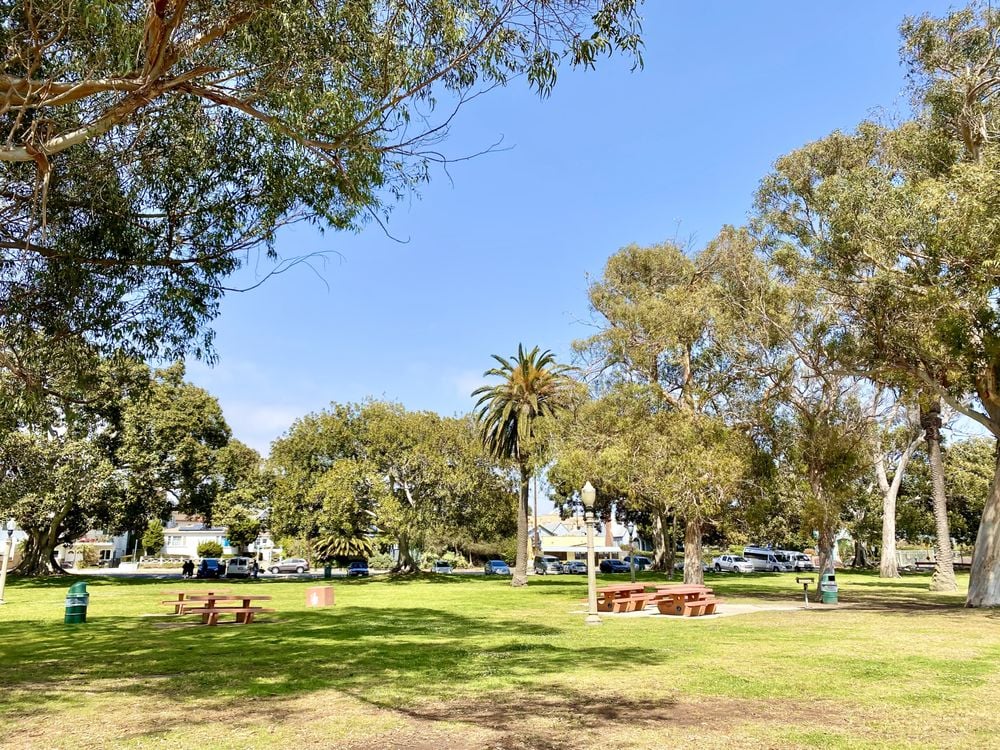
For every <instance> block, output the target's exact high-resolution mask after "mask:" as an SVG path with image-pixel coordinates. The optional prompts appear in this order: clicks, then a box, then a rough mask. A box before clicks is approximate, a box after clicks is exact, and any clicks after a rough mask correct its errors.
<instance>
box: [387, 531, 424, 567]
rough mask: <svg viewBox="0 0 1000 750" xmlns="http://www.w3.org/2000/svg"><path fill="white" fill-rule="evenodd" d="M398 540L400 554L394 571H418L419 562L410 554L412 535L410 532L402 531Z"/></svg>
mask: <svg viewBox="0 0 1000 750" xmlns="http://www.w3.org/2000/svg"><path fill="white" fill-rule="evenodd" d="M396 542H397V544H398V545H399V556H398V557H397V559H396V565H395V566H394V567H393V569H392V572H393V573H416V572H417V570H418V567H417V563H416V561H415V560H414V559H413V555H411V554H410V535H409V534H408V533H406V532H405V531H404V532H401V533H400V534H399V536H398V537H397V538H396Z"/></svg>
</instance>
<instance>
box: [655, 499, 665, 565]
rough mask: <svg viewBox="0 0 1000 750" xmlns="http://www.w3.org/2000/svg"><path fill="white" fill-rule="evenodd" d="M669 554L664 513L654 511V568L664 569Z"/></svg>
mask: <svg viewBox="0 0 1000 750" xmlns="http://www.w3.org/2000/svg"><path fill="white" fill-rule="evenodd" d="M666 554H667V537H666V533H665V529H664V523H663V514H662V513H659V512H654V513H653V570H663V569H664V567H663V566H664V565H665V564H666V563H665V560H666Z"/></svg>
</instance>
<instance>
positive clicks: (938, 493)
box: [920, 397, 958, 591]
mask: <svg viewBox="0 0 1000 750" xmlns="http://www.w3.org/2000/svg"><path fill="white" fill-rule="evenodd" d="M920 426H921V427H923V428H924V440H925V441H926V442H927V457H928V460H929V462H930V467H931V486H932V490H933V496H934V531H935V540H934V556H935V558H936V560H935V562H934V575H933V576H931V586H930V590H931V591H955V590H956V589H957V588H958V584H957V583H956V582H955V557H954V554H953V552H952V549H951V531H950V530H949V528H948V496H947V494H946V493H945V488H944V460H943V459H942V457H941V401H940V399H938V398H936V397H935V398H933V399H931V400H929V401H928V403H926V404H921V405H920Z"/></svg>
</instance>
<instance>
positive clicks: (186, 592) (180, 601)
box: [160, 589, 229, 615]
mask: <svg viewBox="0 0 1000 750" xmlns="http://www.w3.org/2000/svg"><path fill="white" fill-rule="evenodd" d="M160 593H162V594H172V595H173V596H175V597H177V598H176V599H169V600H167V601H165V602H160V604H172V605H173V607H174V614H175V615H181V614H184V602H185V597H187V599H190V598H191V597H192V596H198V595H199V594H208V595H212V594H228V593H229V591H228V590H223V589H172V590H169V591H161V592H160Z"/></svg>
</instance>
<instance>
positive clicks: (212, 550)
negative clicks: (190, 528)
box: [198, 540, 222, 557]
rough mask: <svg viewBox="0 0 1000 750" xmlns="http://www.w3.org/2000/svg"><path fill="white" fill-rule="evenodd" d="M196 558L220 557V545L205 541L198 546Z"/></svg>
mask: <svg viewBox="0 0 1000 750" xmlns="http://www.w3.org/2000/svg"><path fill="white" fill-rule="evenodd" d="M198 557H222V545H221V544H219V543H218V542H213V541H212V540H207V541H204V542H202V543H201V544H199V545H198Z"/></svg>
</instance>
